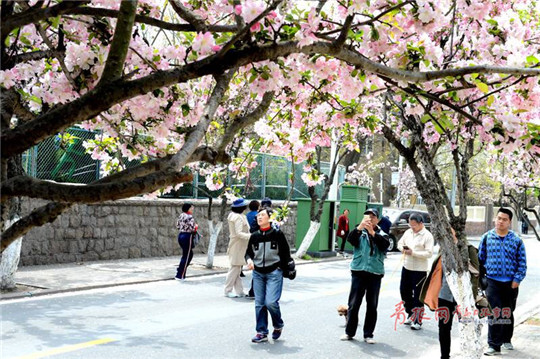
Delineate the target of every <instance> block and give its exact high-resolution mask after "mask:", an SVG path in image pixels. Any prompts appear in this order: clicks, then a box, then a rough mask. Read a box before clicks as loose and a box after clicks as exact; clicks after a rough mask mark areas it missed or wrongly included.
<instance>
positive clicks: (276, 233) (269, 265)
mask: <svg viewBox="0 0 540 359" xmlns="http://www.w3.org/2000/svg"><path fill="white" fill-rule="evenodd" d="M272 213H273V211H272V209H271V208H268V207H265V208H262V209H261V210H260V211H259V213H258V214H257V223H258V224H259V227H260V229H259V230H258V231H257V232H255V233H253V234H252V235H251V238H250V239H249V243H248V247H247V252H246V257H247V258H248V268H249V269H253V289H254V290H255V319H256V326H255V329H256V331H257V334H256V335H255V336H254V337H253V338H252V339H251V341H252V342H253V343H261V342H265V341H268V313H270V317H271V318H272V326H273V327H274V331H273V332H272V339H273V340H277V339H279V337H280V336H281V333H282V331H283V326H284V323H283V319H282V318H281V309H280V306H279V299H280V298H281V292H282V289H283V270H282V268H287V266H288V263H289V261H290V260H291V252H290V249H289V244H288V243H287V239H286V238H285V235H284V234H283V232H281V231H280V230H279V229H276V228H274V227H273V226H272V224H271V222H270V217H271V215H272Z"/></svg>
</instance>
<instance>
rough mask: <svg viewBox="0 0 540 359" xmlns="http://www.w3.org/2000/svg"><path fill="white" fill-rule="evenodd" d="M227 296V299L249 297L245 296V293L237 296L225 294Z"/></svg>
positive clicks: (231, 293) (230, 293)
mask: <svg viewBox="0 0 540 359" xmlns="http://www.w3.org/2000/svg"><path fill="white" fill-rule="evenodd" d="M225 296H226V297H227V298H244V297H247V294H245V293H242V294H236V293H233V292H229V293H227V294H225Z"/></svg>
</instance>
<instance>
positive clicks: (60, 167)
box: [23, 128, 345, 200]
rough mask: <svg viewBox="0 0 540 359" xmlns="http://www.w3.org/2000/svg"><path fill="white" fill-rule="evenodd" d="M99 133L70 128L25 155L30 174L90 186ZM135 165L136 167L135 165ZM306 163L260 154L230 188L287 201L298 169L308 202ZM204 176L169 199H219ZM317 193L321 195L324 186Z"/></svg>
mask: <svg viewBox="0 0 540 359" xmlns="http://www.w3.org/2000/svg"><path fill="white" fill-rule="evenodd" d="M96 136H99V133H96V132H91V131H86V130H83V129H80V128H70V129H68V130H66V131H65V132H64V133H62V134H59V135H57V136H54V137H51V138H48V139H46V140H45V141H43V142H41V143H40V144H38V145H37V146H34V147H33V148H32V149H30V150H28V151H26V152H25V153H24V154H23V165H24V168H25V170H26V172H27V173H28V174H29V175H31V176H34V177H36V178H41V179H48V180H54V181H58V182H73V183H90V182H92V181H95V180H96V179H99V178H100V172H99V169H100V163H99V161H96V160H93V159H92V158H91V157H90V154H88V153H86V152H85V148H84V147H83V142H84V141H85V140H88V139H94V138H95V137H96ZM130 164H131V165H135V164H136V163H134V161H133V162H131V163H130ZM303 166H304V164H303V163H299V164H293V163H291V162H290V161H288V160H287V159H286V158H284V157H280V156H274V155H270V154H264V153H260V154H257V166H256V167H255V168H254V169H252V170H251V171H250V173H249V176H248V177H247V178H244V179H241V180H235V179H233V178H232V177H230V178H228V183H227V185H228V186H230V187H235V188H237V189H238V190H239V191H240V193H242V194H243V196H244V197H246V198H264V197H270V198H272V199H276V200H279V199H286V198H287V196H288V194H289V192H290V191H291V187H292V183H291V181H290V174H291V173H292V171H293V169H294V174H295V176H294V178H295V180H294V191H293V195H292V198H307V197H309V195H308V187H307V185H306V184H305V183H304V181H303V180H302V178H301V175H302V173H303V170H302V169H303ZM321 167H322V171H323V172H324V173H326V174H328V173H329V172H330V165H329V164H328V163H326V162H322V163H321ZM344 178H345V168H344V167H343V166H339V167H338V183H342V182H343V181H344ZM204 181H205V179H204V176H201V175H199V174H197V175H196V176H195V178H194V180H193V182H192V183H185V184H184V185H183V186H182V187H181V188H180V189H179V190H178V191H175V192H173V193H170V194H167V195H165V197H180V198H206V197H207V194H206V193H210V194H211V195H212V196H214V197H217V195H218V194H219V193H218V192H212V191H208V188H207V187H206V186H205V184H204ZM315 191H316V192H317V193H318V194H319V195H320V194H321V193H322V185H319V186H317V187H316V189H315Z"/></svg>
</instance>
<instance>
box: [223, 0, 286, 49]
mask: <svg viewBox="0 0 540 359" xmlns="http://www.w3.org/2000/svg"><path fill="white" fill-rule="evenodd" d="M282 2H283V0H274V2H272V5H270V6H269V7H267V8H266V9H265V10H264V11H263V12H261V13H260V14H259V15H257V17H256V18H255V19H253V20H252V21H251V22H250V23H249V24H247V25H246V26H244V28H242V29H240V31H238V32H237V33H236V34H235V35H234V36H233V37H232V38H231V39H230V40H229V41H227V43H226V44H225V45H224V46H223V47H222V48H221V50H219V51H218V52H217V53H216V54H215V55H214V56H216V57H217V58H221V57H223V56H224V55H225V54H226V53H227V52H228V51H229V50H230V49H231V48H232V47H233V46H234V44H235V43H236V42H237V41H239V40H240V39H241V38H242V37H244V36H245V35H246V34H248V33H249V31H250V30H251V27H252V26H253V25H255V24H256V23H257V22H259V21H260V20H261V19H263V18H264V17H265V16H266V15H268V14H269V13H270V11H272V10H275V9H276V8H277V7H278V5H279V4H281V3H282Z"/></svg>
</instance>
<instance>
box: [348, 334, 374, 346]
mask: <svg viewBox="0 0 540 359" xmlns="http://www.w3.org/2000/svg"><path fill="white" fill-rule="evenodd" d="M353 339H354V338H353V337H351V336H350V335H348V334H343V335H342V336H341V337H340V338H339V340H353ZM364 341H365V342H366V343H368V344H375V343H377V342H376V341H375V339H373V338H364Z"/></svg>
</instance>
